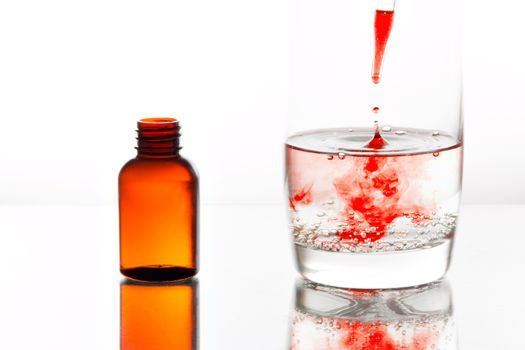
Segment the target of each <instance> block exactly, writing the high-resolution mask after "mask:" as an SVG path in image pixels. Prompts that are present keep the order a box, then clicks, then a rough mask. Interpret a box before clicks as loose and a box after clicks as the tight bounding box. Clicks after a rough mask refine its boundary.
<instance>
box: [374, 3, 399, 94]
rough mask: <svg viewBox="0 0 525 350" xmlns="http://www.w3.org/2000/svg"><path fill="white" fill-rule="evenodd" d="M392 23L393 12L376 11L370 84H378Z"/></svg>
mask: <svg viewBox="0 0 525 350" xmlns="http://www.w3.org/2000/svg"><path fill="white" fill-rule="evenodd" d="M393 21H394V11H384V10H376V18H375V22H374V29H375V37H376V41H375V56H374V68H373V72H372V82H373V83H374V84H379V82H380V80H381V64H382V63H383V56H384V54H385V48H386V43H387V42H388V37H389V36H390V31H391V30H392V23H393Z"/></svg>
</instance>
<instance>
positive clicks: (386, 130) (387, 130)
mask: <svg viewBox="0 0 525 350" xmlns="http://www.w3.org/2000/svg"><path fill="white" fill-rule="evenodd" d="M381 130H382V131H384V132H390V131H392V127H391V126H388V125H385V126H383V127H382V128H381Z"/></svg>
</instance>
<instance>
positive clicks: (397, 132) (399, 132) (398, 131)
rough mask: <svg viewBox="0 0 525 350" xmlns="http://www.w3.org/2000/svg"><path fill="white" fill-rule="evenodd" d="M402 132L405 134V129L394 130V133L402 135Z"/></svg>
mask: <svg viewBox="0 0 525 350" xmlns="http://www.w3.org/2000/svg"><path fill="white" fill-rule="evenodd" d="M404 134H406V131H404V130H397V131H396V135H404Z"/></svg>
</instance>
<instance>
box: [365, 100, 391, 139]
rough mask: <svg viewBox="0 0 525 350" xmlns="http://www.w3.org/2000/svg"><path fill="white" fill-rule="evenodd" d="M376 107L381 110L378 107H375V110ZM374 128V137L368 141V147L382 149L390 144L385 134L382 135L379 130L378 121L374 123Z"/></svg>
mask: <svg viewBox="0 0 525 350" xmlns="http://www.w3.org/2000/svg"><path fill="white" fill-rule="evenodd" d="M376 108H377V110H378V111H379V108H378V107H375V108H374V110H375V109H376ZM374 130H375V131H374V137H372V140H370V141H369V142H368V144H367V145H366V147H368V148H373V149H381V148H383V147H385V146H386V145H387V144H388V142H386V140H385V139H384V138H383V136H381V133H380V132H379V125H378V124H377V122H375V123H374Z"/></svg>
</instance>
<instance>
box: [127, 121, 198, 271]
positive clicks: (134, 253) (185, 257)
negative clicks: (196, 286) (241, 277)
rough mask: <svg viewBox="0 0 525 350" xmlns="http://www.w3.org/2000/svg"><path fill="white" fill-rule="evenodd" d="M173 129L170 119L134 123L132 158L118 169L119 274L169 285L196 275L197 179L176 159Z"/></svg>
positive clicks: (189, 169) (178, 157)
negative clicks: (134, 154) (135, 142)
mask: <svg viewBox="0 0 525 350" xmlns="http://www.w3.org/2000/svg"><path fill="white" fill-rule="evenodd" d="M173 123H176V124H174V125H172V124H173ZM178 130H179V128H178V123H177V122H176V121H174V120H172V119H143V120H141V121H139V130H138V132H139V137H138V140H139V145H138V147H137V151H138V154H137V157H136V158H134V159H132V160H130V161H129V162H127V163H126V164H125V165H124V167H123V168H122V170H121V171H120V175H119V216H120V220H119V224H120V271H121V273H122V274H123V275H124V276H126V277H128V278H131V279H135V280H140V281H175V280H180V279H184V278H188V277H191V276H194V275H195V274H196V273H197V271H198V266H197V232H198V178H197V174H196V172H195V171H194V169H193V167H192V166H191V164H190V163H189V162H188V161H187V160H186V159H184V158H183V157H181V156H180V155H179V152H178V151H179V147H178V137H179V134H178Z"/></svg>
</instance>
